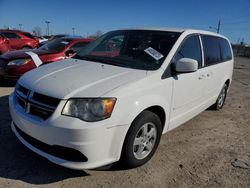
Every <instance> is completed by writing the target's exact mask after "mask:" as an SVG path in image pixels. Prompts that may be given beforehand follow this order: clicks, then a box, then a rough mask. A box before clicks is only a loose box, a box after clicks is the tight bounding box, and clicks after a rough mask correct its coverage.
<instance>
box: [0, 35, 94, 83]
mask: <svg viewBox="0 0 250 188" xmlns="http://www.w3.org/2000/svg"><path fill="white" fill-rule="evenodd" d="M93 40H94V39H89V38H58V39H54V40H52V41H50V42H48V43H46V44H45V45H43V46H41V47H40V48H38V49H34V50H30V51H31V52H34V53H36V54H37V55H38V56H39V58H40V59H41V61H42V62H43V64H47V63H51V62H55V61H59V60H62V59H66V58H69V57H72V56H73V55H75V54H76V53H77V52H78V51H79V50H80V49H81V48H83V47H84V46H85V45H86V44H88V43H89V42H91V41H93ZM26 52H27V50H17V51H12V52H7V53H5V54H4V55H2V56H1V57H0V77H2V78H4V79H6V80H13V81H15V80H17V79H18V78H19V77H20V76H22V75H23V74H24V73H25V72H27V71H29V70H31V69H34V68H36V65H35V63H34V62H33V60H32V58H31V57H30V56H29V55H28V54H26Z"/></svg>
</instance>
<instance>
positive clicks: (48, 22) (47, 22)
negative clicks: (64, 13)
mask: <svg viewBox="0 0 250 188" xmlns="http://www.w3.org/2000/svg"><path fill="white" fill-rule="evenodd" d="M45 23H46V24H47V32H48V33H47V34H48V36H49V24H50V21H45Z"/></svg>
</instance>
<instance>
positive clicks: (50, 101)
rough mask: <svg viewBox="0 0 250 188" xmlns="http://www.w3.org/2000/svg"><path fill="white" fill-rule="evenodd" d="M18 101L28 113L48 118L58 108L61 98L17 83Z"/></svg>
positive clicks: (16, 93)
mask: <svg viewBox="0 0 250 188" xmlns="http://www.w3.org/2000/svg"><path fill="white" fill-rule="evenodd" d="M15 97H16V99H17V100H16V101H17V103H18V104H19V105H20V106H21V107H22V108H23V109H24V110H25V112H26V113H28V114H31V115H34V116H37V117H40V118H42V119H43V120H46V119H48V118H49V117H50V116H51V115H52V113H53V112H54V111H55V109H56V108H57V106H58V104H59V102H60V99H57V98H54V97H49V96H46V95H42V94H40V93H37V92H33V91H31V90H29V89H27V88H25V87H24V86H22V85H20V84H17V86H16V89H15Z"/></svg>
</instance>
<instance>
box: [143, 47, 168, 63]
mask: <svg viewBox="0 0 250 188" xmlns="http://www.w3.org/2000/svg"><path fill="white" fill-rule="evenodd" d="M144 52H146V53H147V54H148V55H150V56H151V57H153V58H154V59H155V60H159V59H161V58H163V57H164V56H163V55H162V54H161V53H160V52H158V51H157V50H155V49H154V48H152V47H148V48H147V49H145V50H144Z"/></svg>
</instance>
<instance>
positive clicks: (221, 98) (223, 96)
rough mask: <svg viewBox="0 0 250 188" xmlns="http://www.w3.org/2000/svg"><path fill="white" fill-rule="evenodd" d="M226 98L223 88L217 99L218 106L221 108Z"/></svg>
mask: <svg viewBox="0 0 250 188" xmlns="http://www.w3.org/2000/svg"><path fill="white" fill-rule="evenodd" d="M225 97H226V88H225V87H224V88H223V89H222V91H221V93H220V96H219V99H218V106H219V108H221V107H222V106H223V103H224V101H225Z"/></svg>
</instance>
